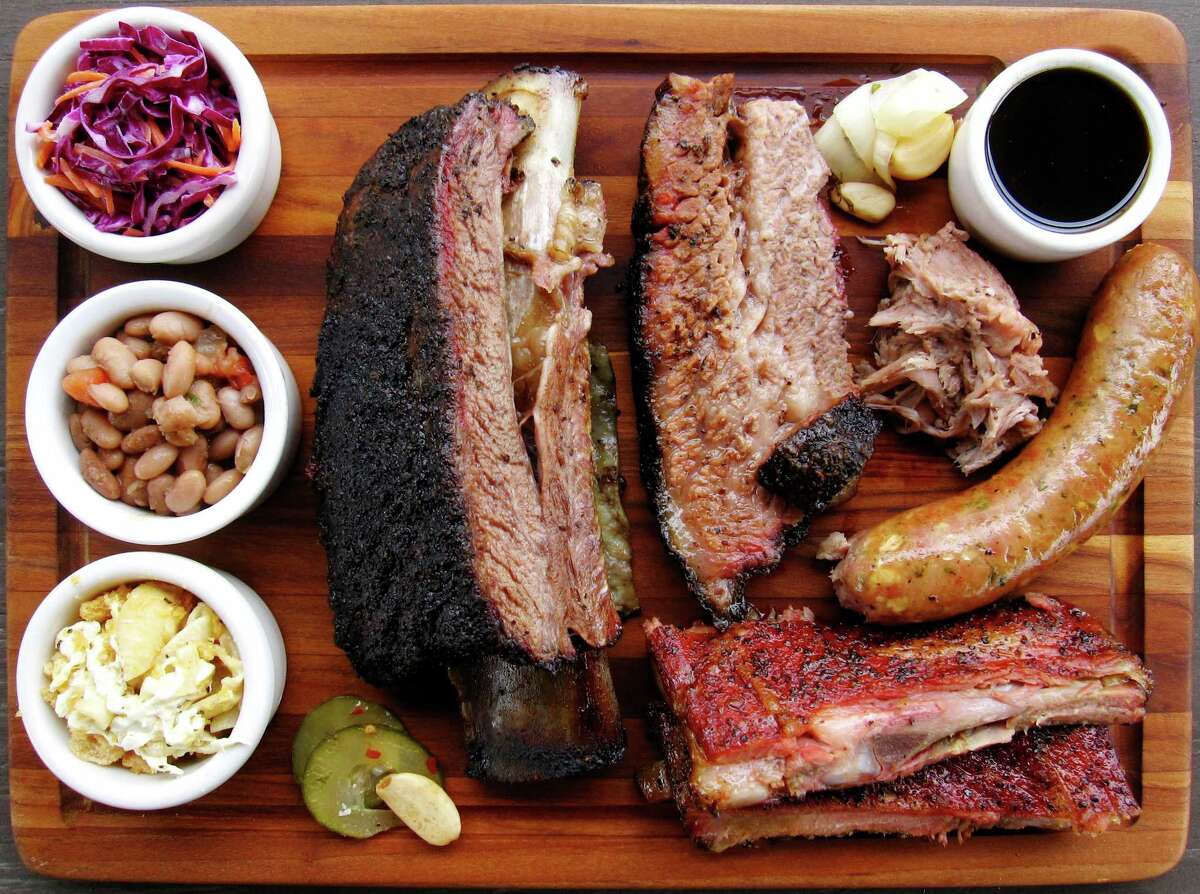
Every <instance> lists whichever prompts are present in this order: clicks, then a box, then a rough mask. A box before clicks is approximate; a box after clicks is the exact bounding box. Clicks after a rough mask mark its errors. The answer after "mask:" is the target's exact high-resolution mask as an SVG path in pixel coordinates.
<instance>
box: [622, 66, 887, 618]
mask: <svg viewBox="0 0 1200 894" xmlns="http://www.w3.org/2000/svg"><path fill="white" fill-rule="evenodd" d="M734 99H735V97H734V82H733V76H732V75H721V76H718V77H716V78H714V79H712V80H711V81H708V82H704V81H699V80H696V79H694V78H690V77H684V76H680V75H671V76H670V77H669V78H668V79H667V81H666V82H665V83H664V84H663V85H662V86H661V87H660V88H659V91H658V94H657V98H656V100H655V103H654V107H653V109H652V110H651V112H650V117H649V120H648V121H647V124H646V131H645V136H644V138H643V142H642V163H641V173H640V177H639V196H638V200H637V203H636V206H635V209H634V216H633V232H634V236H635V256H634V260H633V265H632V267H631V269H630V277H629V279H630V294H631V301H632V307H631V311H632V312H631V314H630V318H631V326H632V344H633V361H634V376H635V385H636V392H637V396H638V403H639V407H638V410H639V413H638V423H639V434H640V438H639V440H640V442H641V449H642V470H643V476H644V478H645V479H646V483H647V487H648V490H649V491H650V494H651V497H652V502H653V505H654V509H655V512H656V515H657V518H658V524H659V527H660V529H661V532H662V535H663V538H664V540H665V541H666V544H667V547H668V549H669V550H670V552H671V553H672V554H673V555H674V556H675V557H676V558H677V559H678V560H679V562H680V564H681V565H682V567H683V569H684V572H685V576H686V578H687V581H688V584H689V586H690V588H691V590H692V591H693V593H694V594H695V595H696V596H697V597H698V598H699V599H700V600H701V601H702V602H703V603H704V605H705V606H706V607H707V608H708V609H709V610H710V611H711V612H712V613H713V614H714V615H715V616H716V617H718V618H735V619H736V618H740V617H743V616H744V615H745V613H746V604H745V599H744V595H743V588H744V579H745V577H746V576H747V575H748V574H752V573H756V572H762V571H766V570H769V569H770V568H772V567H774V565H775V564H777V563H778V562H779V560H780V557H781V555H782V551H783V549H784V547H785V545H787V544H788V543H790V542H794V541H795V540H798V539H800V538H801V537H803V535H804V532H805V529H806V524H805V522H806V519H807V518H808V517H809V516H810V515H811V514H813V513H815V512H819V511H821V510H822V509H824V508H826V507H827V506H829V505H831V504H833V503H836V502H837V501H839V500H840V499H844V498H845V497H846V496H848V495H849V494H850V493H852V492H853V488H854V485H855V483H856V481H857V479H858V476H859V473H860V472H861V470H862V466H863V463H865V462H866V459H867V457H869V455H870V453H871V448H872V445H873V442H874V437H875V434H876V433H877V432H878V428H879V426H878V422H877V421H876V420H875V418H874V416H873V415H872V414H871V412H870V411H869V410H867V409H866V408H865V407H864V406H863V405H862V403H861V402H860V401H859V399H858V397H857V391H856V388H855V386H854V383H853V380H852V375H851V368H850V362H849V359H848V347H847V344H846V340H845V336H844V328H845V321H846V318H847V316H848V315H849V311H848V309H847V304H846V299H845V288H844V284H843V281H842V275H841V272H840V270H839V267H838V260H837V254H838V240H837V234H836V232H835V231H834V228H833V224H832V222H831V220H830V217H829V213H828V209H827V208H826V206H825V204H824V202H823V201H822V199H821V198H820V196H819V193H820V190H821V188H822V187H823V186H824V184H825V181H826V179H827V178H828V176H829V170H828V167H827V166H826V164H825V161H824V159H823V158H822V157H821V155H820V153H819V152H818V150H817V148H816V145H815V143H814V142H813V138H812V133H811V130H810V128H809V121H808V116H807V114H806V112H805V110H804V107H803V106H801V105H800V104H799V103H798V102H795V101H793V100H790V99H776V98H769V97H756V98H747V99H746V100H745V101H744V102H742V103H740V105H739V104H736V103H735V101H734Z"/></svg>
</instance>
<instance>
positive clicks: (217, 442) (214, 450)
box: [208, 428, 242, 463]
mask: <svg viewBox="0 0 1200 894" xmlns="http://www.w3.org/2000/svg"><path fill="white" fill-rule="evenodd" d="M241 438H242V433H241V432H240V431H238V430H237V429H236V428H227V429H225V431H223V432H221V433H220V434H219V435H217V436H216V437H215V438H213V439H212V441H211V442H210V443H209V445H208V458H209V459H211V460H213V461H214V462H219V463H223V462H225V460H227V459H229V458H230V457H232V456H233V454H234V451H236V450H237V445H238V441H240V440H241Z"/></svg>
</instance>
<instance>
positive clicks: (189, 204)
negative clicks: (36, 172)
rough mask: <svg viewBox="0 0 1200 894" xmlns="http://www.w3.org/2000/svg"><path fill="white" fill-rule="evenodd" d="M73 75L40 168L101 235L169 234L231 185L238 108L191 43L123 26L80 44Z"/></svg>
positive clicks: (182, 36) (40, 128)
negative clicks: (109, 34) (107, 34)
mask: <svg viewBox="0 0 1200 894" xmlns="http://www.w3.org/2000/svg"><path fill="white" fill-rule="evenodd" d="M79 51H80V52H79V56H78V58H77V60H76V65H75V70H74V71H72V72H71V73H70V74H69V75H67V78H66V82H65V84H64V87H63V92H62V95H60V96H59V97H58V99H57V100H56V101H55V103H54V108H53V110H52V112H51V113H50V116H49V118H48V119H47V120H46V121H44V122H41V123H40V124H30V125H28V129H29V130H30V131H31V132H34V133H36V134H37V135H38V136H39V137H41V141H40V142H39V143H38V148H37V156H36V160H37V164H38V166H39V167H40V168H42V169H43V170H45V171H47V174H46V177H45V180H46V182H47V183H49V184H50V185H52V186H55V187H57V188H58V189H59V190H61V191H62V192H63V194H64V195H65V196H66V197H67V198H68V199H69V200H70V201H71V202H72V204H74V205H75V206H76V207H77V208H79V209H80V210H81V211H82V212H83V213H84V215H85V216H86V217H87V219H88V220H89V221H90V222H91V223H92V224H93V225H94V226H95V227H96V228H97V229H98V230H100V231H101V232H104V233H118V234H121V235H126V236H151V235H156V234H160V233H167V232H170V231H172V230H176V229H178V228H179V227H182V226H184V225H185V224H188V223H190V222H191V221H193V220H195V219H196V218H197V217H199V216H200V215H201V214H203V213H204V211H205V210H207V209H208V208H210V207H212V205H213V203H214V202H215V201H216V199H217V197H218V196H219V195H220V194H221V192H222V191H223V190H224V189H225V188H226V187H228V186H231V185H233V184H234V183H235V182H236V177H235V174H234V165H235V163H236V161H237V153H238V148H239V146H240V145H241V137H242V132H241V121H240V118H239V115H238V104H237V100H236V98H235V97H234V95H233V91H232V89H231V87H230V86H229V83H228V82H227V80H226V79H225V77H224V76H223V74H222V73H221V72H220V71H219V70H217V69H216V68H215V66H213V65H211V64H210V63H209V61H208V57H207V55H206V54H205V52H204V48H203V47H202V46H201V45H200V41H199V40H198V39H197V38H196V35H194V34H192V33H191V32H190V31H180V32H179V34H178V36H172V35H171V34H170V33H168V32H167V31H165V30H163V29H162V28H159V27H158V26H156V25H149V26H147V27H145V28H135V27H133V26H132V25H128V24H126V23H124V22H121V23H120V24H119V26H118V31H117V34H115V35H113V36H110V37H101V38H93V39H90V40H83V41H80V43H79Z"/></svg>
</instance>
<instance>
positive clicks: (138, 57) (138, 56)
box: [129, 47, 150, 65]
mask: <svg viewBox="0 0 1200 894" xmlns="http://www.w3.org/2000/svg"><path fill="white" fill-rule="evenodd" d="M129 55H130V56H132V57H133V58H134V59H136V60H137V61H138V64H140V65H145V64H146V63H147V62H149V61H150V60H149V59H147V58H146V57H145V56H143V55H142V54H141V53H140V52H139V51H138V48H137V47H130V48H129Z"/></svg>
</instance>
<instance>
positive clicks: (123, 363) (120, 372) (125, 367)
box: [92, 336, 138, 388]
mask: <svg viewBox="0 0 1200 894" xmlns="http://www.w3.org/2000/svg"><path fill="white" fill-rule="evenodd" d="M92 357H93V359H95V361H96V362H97V363H98V364H100V368H101V369H102V370H104V372H105V374H107V376H108V378H109V380H110V381H112V383H113V384H114V385H118V386H119V387H121V388H132V387H133V379H131V378H130V377H129V371H130V370H131V369H132V368H133V365H134V364H135V363H137V361H138V359H137V357H135V356H134V354H133V351H131V350H129V348H127V347H125V345H123V344H121V343H120V342H119V341H117V340H116V339H115V338H112V337H111V336H105V337H104V338H102V339H100V340H99V341H98V342H96V344H95V345H93V346H92Z"/></svg>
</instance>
